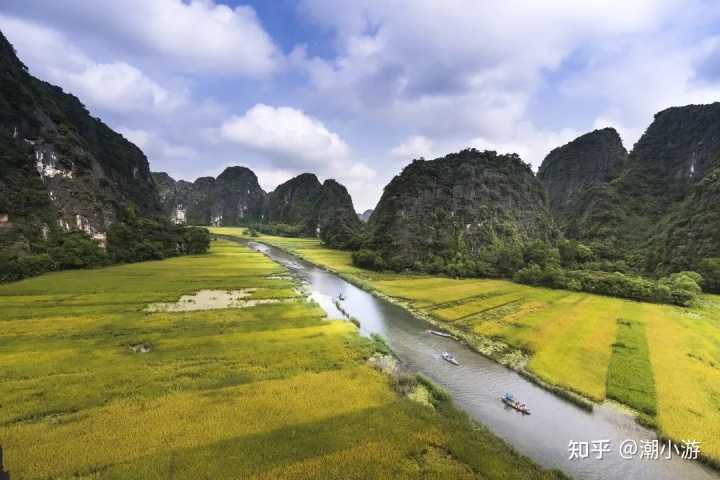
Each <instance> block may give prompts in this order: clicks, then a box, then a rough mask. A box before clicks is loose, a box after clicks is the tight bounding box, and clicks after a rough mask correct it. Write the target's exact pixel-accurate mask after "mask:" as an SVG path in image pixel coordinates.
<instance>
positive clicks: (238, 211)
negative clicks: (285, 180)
mask: <svg viewBox="0 0 720 480" xmlns="http://www.w3.org/2000/svg"><path fill="white" fill-rule="evenodd" d="M152 176H153V179H154V180H155V184H156V185H157V186H158V190H159V193H160V199H161V202H162V206H163V211H164V213H165V216H166V217H167V218H168V219H170V220H172V221H174V222H177V223H188V224H191V225H213V226H221V225H239V224H240V223H243V222H245V223H247V222H253V221H259V220H262V214H263V206H264V204H265V199H266V196H267V194H266V193H265V191H264V190H263V189H262V188H260V184H259V183H258V180H257V176H256V175H255V173H253V171H252V170H250V169H249V168H245V167H239V166H236V167H229V168H226V169H225V170H224V171H223V172H222V173H221V174H220V175H219V176H218V177H217V179H215V178H212V177H201V178H198V179H197V180H195V182H193V183H190V182H186V181H184V180H179V181H175V180H174V179H172V178H171V177H170V176H169V175H168V174H166V173H163V172H160V173H155V172H153V174H152Z"/></svg>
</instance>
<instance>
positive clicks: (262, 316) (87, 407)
mask: <svg viewBox="0 0 720 480" xmlns="http://www.w3.org/2000/svg"><path fill="white" fill-rule="evenodd" d="M284 273H286V271H285V270H284V268H283V267H280V266H278V265H277V264H275V263H274V262H272V261H270V260H269V259H268V258H267V257H265V256H264V255H261V254H259V253H256V252H253V251H252V250H250V249H248V248H245V247H242V246H239V245H237V244H234V243H231V242H225V241H214V242H212V246H211V250H210V252H209V253H208V254H205V255H197V256H190V257H180V258H172V259H167V260H163V261H156V262H145V263H140V264H133V265H124V266H115V267H110V268H105V269H101V270H90V271H65V272H57V273H52V274H47V275H43V276H40V277H35V278H31V279H27V280H24V281H21V282H17V283H14V284H7V285H0V366H1V367H0V446H2V453H3V454H2V462H3V464H2V465H0V474H2V471H3V470H5V471H8V472H9V473H10V478H12V479H13V480H15V479H25V478H43V479H46V478H58V479H59V478H93V479H97V478H102V479H115V478H117V479H126V478H178V479H180V478H188V479H190V478H192V479H197V478H213V479H216V478H217V479H221V478H232V479H235V478H332V477H336V478H337V477H343V478H421V477H422V478H427V477H428V476H430V477H432V478H508V479H509V478H526V479H534V478H548V479H550V478H559V474H558V473H557V472H552V471H546V470H542V469H541V468H540V467H539V466H538V465H536V464H535V463H533V462H532V461H530V460H529V459H528V458H526V457H524V456H522V455H518V454H517V453H516V452H514V451H513V450H512V449H510V448H509V447H507V446H506V445H505V444H504V443H503V442H502V440H500V439H499V438H498V437H496V436H494V435H493V434H491V433H489V432H487V431H486V430H484V429H482V428H476V427H474V426H473V425H471V424H470V422H469V421H468V420H467V418H466V417H465V416H463V415H462V414H460V413H459V412H457V411H454V410H453V409H452V408H451V407H450V405H449V404H447V403H438V402H435V403H434V405H433V406H432V407H428V406H427V402H426V404H425V405H423V404H421V403H420V402H414V401H412V400H411V399H408V398H404V397H402V396H401V395H399V394H398V393H397V392H396V390H395V389H394V387H393V380H392V379H391V378H390V377H388V376H387V375H386V374H384V373H382V372H380V371H378V370H376V369H375V368H373V367H371V366H369V365H368V364H367V363H366V358H367V357H368V356H369V355H370V354H371V353H372V351H373V345H372V343H371V342H370V341H368V340H365V339H363V338H362V337H360V336H359V335H358V334H357V331H356V327H355V326H354V325H353V324H351V323H350V322H345V321H339V320H328V319H326V318H325V314H324V312H323V311H322V310H321V309H320V308H319V307H318V306H317V305H315V304H313V303H308V302H307V300H306V298H305V297H303V296H301V295H299V294H298V293H296V291H295V289H296V288H297V285H295V284H294V283H293V282H292V281H290V280H289V277H287V276H286V275H283V274H284ZM206 290H218V291H221V290H229V291H244V292H245V293H246V294H248V295H250V296H247V297H245V298H244V299H243V300H245V299H251V300H252V299H261V300H277V302H274V303H261V304H253V305H252V306H248V305H244V306H243V307H242V308H217V309H209V310H188V311H177V312H175V311H173V312H169V311H157V312H154V311H148V310H147V307H148V305H150V304H153V303H158V302H160V303H162V302H170V303H173V302H178V300H179V299H181V298H184V299H185V301H186V302H188V303H191V302H193V301H195V300H193V299H194V298H199V297H197V296H194V294H195V293H196V292H198V291H206ZM210 295H211V298H209V299H205V300H204V301H209V300H212V299H213V297H212V296H218V297H221V295H219V294H215V293H212V292H211V293H210ZM252 301H257V300H252Z"/></svg>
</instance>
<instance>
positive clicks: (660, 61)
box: [292, 0, 720, 167]
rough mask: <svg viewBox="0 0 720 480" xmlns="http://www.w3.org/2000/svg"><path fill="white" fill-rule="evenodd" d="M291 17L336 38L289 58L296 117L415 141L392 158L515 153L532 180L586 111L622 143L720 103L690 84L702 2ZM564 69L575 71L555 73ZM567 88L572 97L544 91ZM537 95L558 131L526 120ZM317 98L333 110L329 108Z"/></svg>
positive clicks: (363, 2)
mask: <svg viewBox="0 0 720 480" xmlns="http://www.w3.org/2000/svg"><path fill="white" fill-rule="evenodd" d="M300 5H301V8H302V11H303V12H304V14H305V15H306V17H307V18H308V19H309V20H310V21H311V22H313V23H315V24H317V25H320V26H322V27H325V28H330V29H332V31H333V32H335V33H336V39H335V42H336V43H335V44H336V47H337V57H336V58H334V59H329V60H328V59H322V58H317V57H308V56H307V54H306V53H305V51H304V50H298V51H296V52H294V55H293V57H292V60H293V63H294V65H298V66H300V67H301V68H304V69H305V70H306V71H307V73H308V76H309V79H310V87H309V88H308V91H306V92H304V93H305V94H306V97H307V98H308V99H309V101H308V102H309V105H312V108H313V111H318V112H326V113H325V114H333V115H345V116H346V117H348V118H356V117H360V118H366V119H368V123H370V124H372V123H375V124H379V125H382V126H384V127H386V128H387V127H388V126H391V127H392V128H393V129H396V130H404V131H405V135H407V134H410V135H414V136H415V139H414V140H412V139H408V140H406V141H405V142H404V143H402V144H401V145H398V146H397V147H395V148H394V149H392V150H391V155H393V156H395V155H401V156H402V155H408V156H414V155H413V154H416V152H421V151H431V152H432V154H440V155H444V154H445V153H448V152H450V151H452V150H444V148H445V147H453V146H458V145H462V146H477V147H478V148H480V147H487V148H491V149H495V150H498V151H503V150H514V151H516V152H517V153H518V154H521V155H522V156H523V159H525V160H526V161H528V160H530V161H532V163H533V164H534V165H535V167H537V166H538V165H539V163H540V161H541V160H542V158H543V156H544V155H545V154H547V153H548V151H549V150H550V149H551V148H553V147H555V146H558V142H563V143H564V142H566V141H568V140H571V138H567V139H566V136H567V134H568V133H569V132H573V133H578V134H580V133H584V131H587V130H589V129H590V128H592V127H593V126H594V125H593V121H592V116H591V115H587V113H586V112H587V111H588V110H589V109H597V117H596V118H597V121H596V122H595V124H596V125H598V124H607V123H608V122H612V124H613V125H617V126H620V127H621V128H622V130H623V131H624V134H627V135H630V136H634V135H637V132H638V131H639V132H642V131H643V130H644V128H645V127H647V125H648V124H649V122H650V121H651V120H652V114H653V113H655V112H657V111H658V110H660V109H662V108H666V107H667V106H670V105H681V104H686V103H691V102H695V101H700V102H708V101H712V100H715V99H717V98H720V97H719V96H718V92H717V89H716V88H714V87H712V86H708V85H704V86H703V85H699V84H697V83H696V84H693V83H692V78H693V76H694V67H693V62H694V61H695V60H696V59H697V57H698V55H699V54H698V53H694V54H693V53H692V52H693V51H694V50H698V51H706V50H708V48H709V47H707V46H705V45H703V42H702V36H701V34H699V31H700V30H701V29H702V28H703V27H704V28H707V19H708V18H712V17H713V16H717V15H718V11H719V10H720V7H719V6H717V5H711V4H708V3H707V2H703V1H702V0H690V1H681V0H659V1H655V0H639V1H636V2H626V1H624V0H607V1H606V0H603V1H601V0H590V1H584V2H571V1H560V2H549V3H548V2H537V1H534V0H512V1H506V0H488V1H484V2H477V1H476V0H448V1H445V2H441V3H438V2H437V1H435V0H398V1H395V2H387V1H384V0H358V1H356V2H351V3H348V2H342V3H338V2H334V1H332V0H302V1H301V3H300ZM698 38H700V40H698ZM628 52H634V53H628ZM573 55H575V56H577V57H578V58H579V59H581V60H579V61H578V62H577V64H571V65H567V64H565V63H564V62H566V61H567V60H568V59H570V58H571V57H572V56H573ZM549 74H553V75H555V78H554V79H553V80H552V81H551V82H550V81H549V80H548V78H549ZM573 74H575V75H576V76H577V78H575V79H573V82H572V85H571V84H570V83H568V85H566V86H565V87H564V88H561V89H559V90H558V87H557V84H555V83H552V82H558V78H562V76H566V75H573ZM557 75H562V76H560V77H558V76H557ZM543 88H550V89H552V90H553V93H554V94H556V95H558V96H559V97H560V98H559V100H562V101H564V102H566V105H567V106H566V108H565V111H566V112H568V114H567V115H566V118H565V119H564V120H563V119H562V118H559V116H558V115H555V116H554V117H553V115H552V110H553V108H554V106H553V105H552V104H550V102H547V103H543V108H547V110H548V111H547V114H548V116H549V117H553V121H554V122H555V124H554V126H553V127H551V128H548V127H547V126H545V125H543V124H542V123H541V122H542V120H541V116H542V112H540V113H539V114H537V115H534V112H533V111H532V110H531V109H533V108H536V107H535V105H536V104H537V100H538V95H539V94H544V93H547V92H544V91H543V90H542V89H543ZM573 95H574V96H573ZM713 95H714V96H715V97H714V98H713ZM328 97H332V98H342V99H343V101H342V102H339V103H338V104H336V103H333V104H331V105H330V106H328V105H327V102H326V99H327V98H328ZM598 98H600V99H601V101H600V102H599V103H600V104H601V105H600V108H599V109H598V102H597V101H596V100H597V99H598ZM593 102H594V103H593ZM570 105H572V107H571V106H570ZM573 109H574V110H575V112H573V111H571V110H573ZM601 117H602V118H601ZM531 118H533V119H534V120H533V121H531ZM578 119H582V120H578ZM533 122H534V124H533ZM581 122H582V123H581ZM420 138H422V139H423V140H422V141H420V140H419V139H420ZM624 139H625V136H624ZM635 139H636V138H635ZM629 140H630V141H631V142H632V141H634V140H633V139H629ZM413 142H414V143H413ZM423 142H424V143H423ZM398 143H399V142H398ZM626 143H627V141H626ZM396 145H397V143H396ZM430 145H431V146H432V147H433V148H432V149H429V148H427V147H428V146H430ZM426 156H427V155H426Z"/></svg>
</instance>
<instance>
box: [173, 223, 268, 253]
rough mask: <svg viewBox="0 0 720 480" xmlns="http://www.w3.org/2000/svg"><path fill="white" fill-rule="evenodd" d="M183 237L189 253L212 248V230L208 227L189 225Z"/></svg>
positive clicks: (203, 251)
mask: <svg viewBox="0 0 720 480" xmlns="http://www.w3.org/2000/svg"><path fill="white" fill-rule="evenodd" d="M256 235H257V234H256ZM183 238H184V239H185V251H186V252H187V253H192V254H196V253H205V252H207V250H208V248H210V231H209V230H208V229H207V228H203V227H188V228H187V229H186V230H185V232H184V233H183Z"/></svg>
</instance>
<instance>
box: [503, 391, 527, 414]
mask: <svg viewBox="0 0 720 480" xmlns="http://www.w3.org/2000/svg"><path fill="white" fill-rule="evenodd" d="M501 400H502V401H503V403H504V404H505V405H508V406H510V407H512V408H514V409H515V410H517V411H518V412H522V413H525V414H527V415H530V409H529V408H527V407H526V406H525V404H524V403H522V402H521V401H520V400H518V399H517V398H515V397H513V394H512V393H510V392H507V393H506V394H505V396H503V397H502V398H501Z"/></svg>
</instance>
